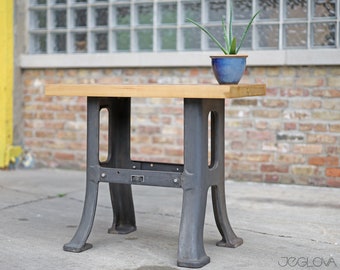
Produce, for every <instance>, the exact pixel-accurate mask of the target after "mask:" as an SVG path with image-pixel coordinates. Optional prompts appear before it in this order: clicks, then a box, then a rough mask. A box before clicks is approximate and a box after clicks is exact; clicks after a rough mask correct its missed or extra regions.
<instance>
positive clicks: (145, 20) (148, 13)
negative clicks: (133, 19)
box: [137, 4, 153, 24]
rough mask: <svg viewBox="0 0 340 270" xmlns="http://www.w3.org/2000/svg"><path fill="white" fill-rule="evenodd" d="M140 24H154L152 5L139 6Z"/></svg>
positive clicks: (138, 20)
mask: <svg viewBox="0 0 340 270" xmlns="http://www.w3.org/2000/svg"><path fill="white" fill-rule="evenodd" d="M137 12H138V13H137V16H138V19H137V22H138V24H152V22H153V7H152V4H143V5H138V6H137Z"/></svg>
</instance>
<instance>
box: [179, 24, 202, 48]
mask: <svg viewBox="0 0 340 270" xmlns="http://www.w3.org/2000/svg"><path fill="white" fill-rule="evenodd" d="M182 34H183V40H184V44H183V47H184V49H186V50H199V49H200V48H201V31H200V30H199V29H197V28H185V29H183V30H182Z"/></svg>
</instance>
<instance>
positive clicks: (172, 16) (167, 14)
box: [160, 4, 177, 24]
mask: <svg viewBox="0 0 340 270" xmlns="http://www.w3.org/2000/svg"><path fill="white" fill-rule="evenodd" d="M160 17H161V18H160V19H161V23H162V24H175V23H177V4H161V5H160Z"/></svg>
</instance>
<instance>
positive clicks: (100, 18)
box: [94, 8, 108, 26]
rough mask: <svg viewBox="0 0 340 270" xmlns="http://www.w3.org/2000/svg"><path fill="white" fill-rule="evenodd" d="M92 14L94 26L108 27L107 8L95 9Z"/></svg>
mask: <svg viewBox="0 0 340 270" xmlns="http://www.w3.org/2000/svg"><path fill="white" fill-rule="evenodd" d="M94 13H95V22H96V26H107V25H108V8H96V9H95V10H94Z"/></svg>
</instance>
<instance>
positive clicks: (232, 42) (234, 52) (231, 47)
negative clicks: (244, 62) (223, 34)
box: [229, 37, 237, 54]
mask: <svg viewBox="0 0 340 270" xmlns="http://www.w3.org/2000/svg"><path fill="white" fill-rule="evenodd" d="M236 53H237V52H236V38H235V37H234V38H233V40H232V41H231V46H230V50H229V54H236Z"/></svg>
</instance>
